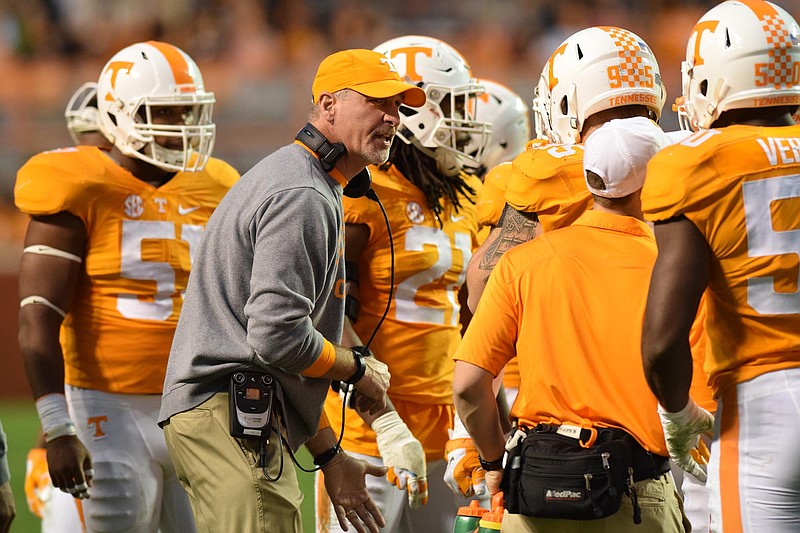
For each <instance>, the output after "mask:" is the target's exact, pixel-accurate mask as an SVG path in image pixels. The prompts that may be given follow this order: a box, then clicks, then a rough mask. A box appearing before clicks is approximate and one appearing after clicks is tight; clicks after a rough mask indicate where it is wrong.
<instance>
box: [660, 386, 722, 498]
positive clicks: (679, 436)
mask: <svg viewBox="0 0 800 533" xmlns="http://www.w3.org/2000/svg"><path fill="white" fill-rule="evenodd" d="M658 415H659V417H661V426H662V427H663V428H664V438H665V439H666V441H667V450H668V451H669V456H670V458H672V460H673V461H674V462H675V464H677V465H678V466H680V467H681V468H682V469H684V470H685V471H687V472H688V473H690V474H691V475H693V476H694V477H696V478H697V479H698V480H699V481H700V482H701V483H705V482H706V478H707V474H706V464H705V462H703V461H704V460H705V457H707V451H706V455H705V456H704V454H703V448H705V444H703V443H702V441H701V440H700V435H701V434H703V433H707V434H711V433H712V432H713V431H714V415H712V414H711V413H709V412H708V411H706V410H705V409H703V408H702V407H700V406H698V405H697V404H696V403H694V400H692V399H691V398H689V401H688V402H687V403H686V407H684V408H683V409H681V410H680V411H678V412H677V413H670V412H668V411H666V410H665V409H664V408H663V407H661V406H660V405H659V406H658ZM698 460H699V461H700V462H698Z"/></svg>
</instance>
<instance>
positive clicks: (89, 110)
mask: <svg viewBox="0 0 800 533" xmlns="http://www.w3.org/2000/svg"><path fill="white" fill-rule="evenodd" d="M64 118H66V119H67V130H68V131H69V136H70V139H72V144H80V138H79V136H80V135H81V134H83V133H89V132H93V131H100V124H99V121H100V118H99V116H98V113H97V84H96V83H94V82H88V83H84V84H83V85H81V86H80V87H79V88H78V89H77V90H76V91H75V92H74V93H73V94H72V97H71V98H70V99H69V102H68V103H67V108H66V110H65V111H64Z"/></svg>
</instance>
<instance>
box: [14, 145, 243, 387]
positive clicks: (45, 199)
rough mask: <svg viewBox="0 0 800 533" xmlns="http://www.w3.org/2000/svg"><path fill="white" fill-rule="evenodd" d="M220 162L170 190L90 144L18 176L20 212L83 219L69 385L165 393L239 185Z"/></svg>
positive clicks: (66, 331) (67, 345) (67, 323)
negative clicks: (175, 348) (196, 269)
mask: <svg viewBox="0 0 800 533" xmlns="http://www.w3.org/2000/svg"><path fill="white" fill-rule="evenodd" d="M238 177H239V174H238V173H237V172H236V171H235V170H234V169H233V168H232V167H230V166H229V165H228V164H226V163H224V162H222V161H220V160H218V159H211V160H209V162H208V165H207V166H206V168H205V170H204V171H202V172H197V173H188V172H179V173H177V174H176V175H175V177H173V178H172V179H171V180H170V181H168V182H167V183H165V184H164V185H162V186H161V187H158V188H156V187H153V186H151V185H149V184H147V183H145V182H144V181H141V180H139V179H137V178H135V177H134V176H133V175H132V174H130V173H129V172H128V171H127V170H125V169H123V168H122V167H121V166H119V165H118V164H117V163H115V162H114V160H112V159H111V157H109V155H108V154H107V153H105V152H102V151H100V150H99V149H97V148H94V147H89V146H80V147H77V148H65V149H62V150H55V151H51V152H44V153H41V154H38V155H36V156H34V157H33V158H31V159H30V160H29V161H28V162H27V163H26V164H25V165H24V166H23V167H22V168H21V169H20V170H19V172H18V174H17V182H16V186H15V189H14V196H15V202H16V205H17V207H18V208H19V209H20V210H21V211H23V212H25V213H28V214H30V215H33V216H36V215H50V214H55V213H59V212H62V211H67V212H69V213H71V214H73V215H75V216H77V217H78V218H80V219H81V220H82V221H83V224H84V226H85V228H86V235H87V240H86V253H85V256H84V261H83V264H82V270H81V274H80V277H79V280H78V285H77V288H76V293H75V298H74V300H73V302H72V307H71V310H70V312H69V313H68V314H67V317H66V319H65V320H64V323H63V325H62V328H61V345H62V349H63V352H64V363H65V372H66V375H65V380H66V383H67V384H69V385H73V386H76V387H83V388H89V389H96V390H101V391H105V392H118V393H126V394H160V393H161V391H162V386H163V383H164V372H165V370H166V366H167V357H168V355H169V350H170V345H171V344H172V336H173V333H174V331H175V326H176V325H177V322H178V315H179V313H180V311H181V305H182V303H183V292H184V290H185V289H186V282H187V280H188V277H189V270H190V268H191V264H192V256H193V254H194V252H195V251H196V250H197V245H198V242H199V240H200V235H201V233H202V231H203V228H204V227H205V224H206V222H207V221H208V218H209V216H211V212H212V211H213V210H214V208H215V207H216V206H217V204H218V203H219V201H220V200H221V199H222V197H223V196H224V195H225V193H226V192H227V191H228V189H229V188H230V187H231V185H233V184H234V183H235V182H236V180H237V179H238Z"/></svg>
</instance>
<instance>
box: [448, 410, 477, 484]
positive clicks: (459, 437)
mask: <svg viewBox="0 0 800 533" xmlns="http://www.w3.org/2000/svg"><path fill="white" fill-rule="evenodd" d="M453 426H454V428H453V429H451V430H448V433H449V435H450V440H449V441H447V444H446V445H445V449H444V450H445V454H446V458H447V469H446V470H445V472H444V482H445V483H446V484H447V486H448V487H450V490H452V491H453V493H455V494H457V495H459V496H464V497H465V498H469V497H470V496H481V495H483V494H485V493H486V480H485V476H486V472H485V471H484V470H483V468H481V463H480V461H479V459H478V449H477V448H475V445H474V444H473V442H472V439H471V438H470V437H469V433H468V432H467V429H466V428H465V427H464V424H463V423H462V422H461V419H460V418H458V415H456V416H455V420H454V421H453Z"/></svg>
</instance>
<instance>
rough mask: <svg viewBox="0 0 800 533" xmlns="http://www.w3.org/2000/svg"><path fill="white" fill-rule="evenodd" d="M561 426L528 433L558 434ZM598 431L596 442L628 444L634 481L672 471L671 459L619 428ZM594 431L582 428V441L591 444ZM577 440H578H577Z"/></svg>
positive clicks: (550, 426)
mask: <svg viewBox="0 0 800 533" xmlns="http://www.w3.org/2000/svg"><path fill="white" fill-rule="evenodd" d="M558 428H559V426H557V425H553V424H537V425H536V427H534V428H530V429H528V430H527V431H533V432H536V433H557V432H558ZM594 429H595V430H596V431H597V440H596V442H608V441H609V440H615V439H620V440H623V441H625V443H626V444H627V448H628V451H629V453H630V464H629V466H630V467H632V468H633V481H634V482H636V481H644V480H646V479H655V478H658V477H661V476H663V475H664V474H666V473H667V472H669V471H670V464H669V457H664V456H663V455H657V454H654V453H651V452H649V451H647V450H645V449H644V448H643V447H642V445H641V444H639V441H637V440H636V439H635V438H633V436H632V435H631V434H630V433H628V432H627V431H625V430H624V429H619V428H600V427H598V428H594ZM591 435H592V430H590V429H586V428H582V429H581V434H580V440H581V441H582V442H590V439H591ZM576 440H577V439H576Z"/></svg>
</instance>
